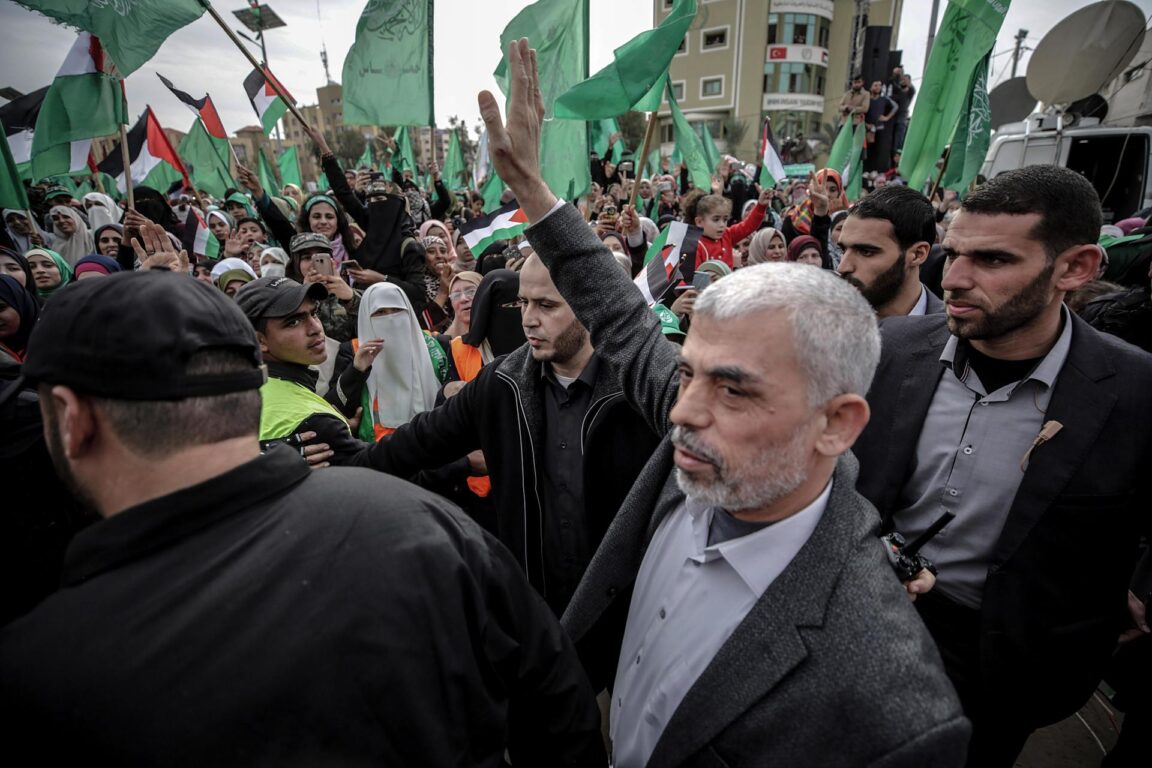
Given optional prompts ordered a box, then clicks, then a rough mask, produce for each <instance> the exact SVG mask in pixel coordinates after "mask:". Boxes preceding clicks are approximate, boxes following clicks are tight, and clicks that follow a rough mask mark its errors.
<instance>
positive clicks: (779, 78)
mask: <svg viewBox="0 0 1152 768" xmlns="http://www.w3.org/2000/svg"><path fill="white" fill-rule="evenodd" d="M826 72H827V70H825V68H824V67H822V66H817V65H815V64H801V63H800V62H797V61H782V62H771V63H768V64H765V65H764V93H814V94H817V95H819V96H823V95H824V88H825V73H826Z"/></svg>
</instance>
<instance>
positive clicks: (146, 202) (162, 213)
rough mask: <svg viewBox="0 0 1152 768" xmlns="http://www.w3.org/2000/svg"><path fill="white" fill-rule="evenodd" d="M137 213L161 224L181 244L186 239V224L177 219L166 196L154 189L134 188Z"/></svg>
mask: <svg viewBox="0 0 1152 768" xmlns="http://www.w3.org/2000/svg"><path fill="white" fill-rule="evenodd" d="M132 196H133V201H134V203H135V206H136V212H137V213H139V214H140V215H142V216H143V217H144V218H146V219H148V220H149V221H151V222H153V223H154V224H159V225H160V226H162V227H164V229H165V230H166V231H167V232H168V234H170V235H174V236H175V237H176V241H177V242H180V241H181V240H182V239H183V237H184V222H182V221H180V219H178V218H177V217H176V212H175V211H173V210H172V206H171V205H169V204H168V200H167V199H166V198H165V197H164V195H162V194H160V193H159V192H158V191H157V190H155V189H153V188H152V187H134V188H133V190H132Z"/></svg>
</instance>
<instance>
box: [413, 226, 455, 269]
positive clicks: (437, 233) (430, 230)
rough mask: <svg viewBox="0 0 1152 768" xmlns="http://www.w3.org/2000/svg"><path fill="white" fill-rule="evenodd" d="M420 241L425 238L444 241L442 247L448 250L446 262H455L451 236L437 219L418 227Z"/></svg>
mask: <svg viewBox="0 0 1152 768" xmlns="http://www.w3.org/2000/svg"><path fill="white" fill-rule="evenodd" d="M418 231H419V232H420V237H421V239H423V238H425V237H430V236H431V237H438V238H440V239H441V240H443V241H444V246H445V247H446V248H447V249H448V261H453V262H454V261H456V260H457V258H458V257H457V256H456V245H455V244H454V243H453V237H452V234H451V233H449V232H448V227H447V225H445V224H444V222H442V221H439V220H437V219H429V220H428V221H426V222H424V223H423V224H421V225H420V228H419V230H418Z"/></svg>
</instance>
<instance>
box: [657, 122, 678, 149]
mask: <svg viewBox="0 0 1152 768" xmlns="http://www.w3.org/2000/svg"><path fill="white" fill-rule="evenodd" d="M673 141H676V129H675V128H674V127H673V126H672V123H664V124H663V125H661V126H660V143H662V144H669V143H671V142H673Z"/></svg>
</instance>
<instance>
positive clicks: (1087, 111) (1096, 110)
mask: <svg viewBox="0 0 1152 768" xmlns="http://www.w3.org/2000/svg"><path fill="white" fill-rule="evenodd" d="M1064 111H1065V112H1067V113H1069V114H1072V115H1075V116H1076V117H1094V118H1096V119H1097V120H1099V121H1100V122H1104V118H1106V117H1108V100H1107V99H1105V98H1104V97H1103V96H1101V95H1100V94H1098V93H1094V94H1092V95H1091V96H1085V97H1084V98H1082V99H1078V100H1076V101H1074V102H1072V103H1071V104H1069V105H1068V108H1067V109H1066V110H1064Z"/></svg>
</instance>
